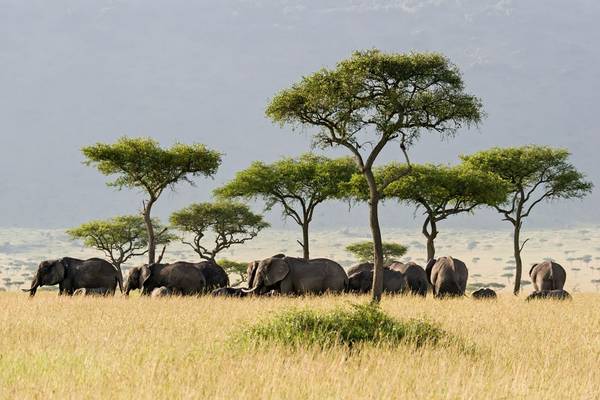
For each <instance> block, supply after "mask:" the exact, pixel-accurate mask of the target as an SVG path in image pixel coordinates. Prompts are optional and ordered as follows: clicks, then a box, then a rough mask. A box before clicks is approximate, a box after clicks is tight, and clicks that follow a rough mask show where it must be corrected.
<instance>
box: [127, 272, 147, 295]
mask: <svg viewBox="0 0 600 400" xmlns="http://www.w3.org/2000/svg"><path fill="white" fill-rule="evenodd" d="M149 277H150V268H149V267H148V265H142V266H141V267H133V268H132V269H131V270H130V271H129V276H128V277H127V281H126V282H125V296H129V292H130V291H132V290H136V289H143V287H144V282H145V281H146V279H148V278H149Z"/></svg>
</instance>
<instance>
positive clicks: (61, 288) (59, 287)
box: [58, 282, 65, 296]
mask: <svg viewBox="0 0 600 400" xmlns="http://www.w3.org/2000/svg"><path fill="white" fill-rule="evenodd" d="M64 291H65V288H64V286H63V284H62V282H61V283H59V284H58V295H59V296H62V295H63V292H64Z"/></svg>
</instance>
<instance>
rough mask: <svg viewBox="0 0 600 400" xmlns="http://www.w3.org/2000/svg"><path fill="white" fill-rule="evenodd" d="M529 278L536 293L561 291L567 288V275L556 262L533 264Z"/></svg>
mask: <svg viewBox="0 0 600 400" xmlns="http://www.w3.org/2000/svg"><path fill="white" fill-rule="evenodd" d="M529 277H530V278H531V283H533V288H534V289H535V290H536V291H539V290H560V289H562V288H563V287H564V286H565V281H566V280H567V273H566V271H565V269H564V268H563V267H562V266H561V265H560V264H558V263H555V262H554V261H544V262H542V263H539V264H533V266H532V267H531V269H530V270H529Z"/></svg>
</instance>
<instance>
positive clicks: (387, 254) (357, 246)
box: [346, 241, 408, 265]
mask: <svg viewBox="0 0 600 400" xmlns="http://www.w3.org/2000/svg"><path fill="white" fill-rule="evenodd" d="M346 251H347V252H349V253H352V254H353V255H354V257H356V258H357V259H358V261H360V262H373V242H370V241H365V242H356V243H351V244H349V245H348V246H346ZM407 251H408V249H407V248H406V246H403V245H401V244H399V243H391V242H384V243H383V264H384V265H390V264H392V263H393V262H395V261H397V259H398V258H400V257H402V256H403V255H405V254H406V252H407Z"/></svg>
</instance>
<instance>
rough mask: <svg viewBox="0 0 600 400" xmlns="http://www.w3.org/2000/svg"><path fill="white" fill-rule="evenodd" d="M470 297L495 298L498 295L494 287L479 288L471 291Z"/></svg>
mask: <svg viewBox="0 0 600 400" xmlns="http://www.w3.org/2000/svg"><path fill="white" fill-rule="evenodd" d="M471 297H473V298H474V299H495V298H497V297H498V295H497V294H496V292H495V291H494V289H490V288H481V289H478V290H476V291H474V292H473V293H471Z"/></svg>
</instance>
